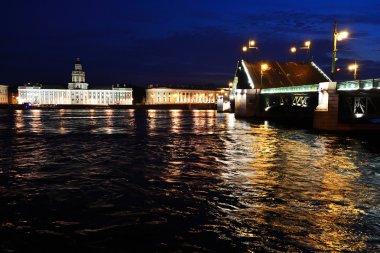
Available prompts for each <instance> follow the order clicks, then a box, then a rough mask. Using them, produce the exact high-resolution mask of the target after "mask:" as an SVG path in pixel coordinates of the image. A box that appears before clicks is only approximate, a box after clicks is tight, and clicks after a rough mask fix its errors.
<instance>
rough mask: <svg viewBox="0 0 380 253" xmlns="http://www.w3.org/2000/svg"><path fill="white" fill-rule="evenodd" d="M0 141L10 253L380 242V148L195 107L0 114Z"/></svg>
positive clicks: (374, 245) (0, 193)
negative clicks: (23, 252) (19, 252)
mask: <svg viewBox="0 0 380 253" xmlns="http://www.w3.org/2000/svg"><path fill="white" fill-rule="evenodd" d="M0 139H1V140H2V145H1V146H0V183H1V184H0V224H1V227H0V236H2V238H4V240H2V241H0V249H2V250H10V251H11V250H15V249H16V250H17V249H19V250H23V249H27V248H29V246H30V245H32V246H34V247H36V248H37V249H40V250H41V249H43V248H41V246H39V244H38V242H40V241H41V240H42V241H44V242H45V240H47V239H46V238H47V237H46V236H47V235H49V236H48V238H49V242H46V245H45V247H47V248H48V249H49V250H50V251H51V249H55V251H57V250H58V251H59V250H62V251H67V250H72V249H77V248H79V249H80V250H83V251H84V250H89V249H92V250H95V251H100V252H102V251H108V250H109V251H112V249H135V250H136V249H139V250H140V251H144V250H145V251H176V250H177V249H180V250H183V251H248V252H250V251H251V252H257V251H272V252H301V251H302V252H305V251H321V252H326V251H327V252H328V251H345V252H376V251H378V250H379V247H380V245H379V241H380V224H379V220H380V205H379V204H380V200H379V199H380V198H379V197H380V196H379V187H380V174H379V171H378V168H379V167H380V158H379V156H378V154H379V151H380V150H379V149H378V147H377V142H371V141H368V140H366V139H364V140H363V139H361V138H353V137H345V136H336V135H327V134H315V133H312V132H309V131H306V130H300V129H289V128H284V127H275V126H274V125H271V123H270V122H267V121H266V122H249V121H246V120H237V119H235V117H234V116H233V114H217V113H216V112H215V111H200V110H194V111H181V110H170V111H160V110H147V111H138V110H137V111H135V110H57V111H55V110H52V111H43V110H42V111H41V110H30V111H20V110H18V111H0ZM100 238H101V239H100ZM144 238H145V239H146V238H149V241H150V243H149V244H146V243H142V241H143V239H144ZM68 241H69V242H71V243H67V242H68ZM126 241H127V242H128V246H126V245H125V242H126ZM75 242H76V243H75ZM57 245H58V246H57ZM49 250H48V251H49ZM114 251H116V250H114Z"/></svg>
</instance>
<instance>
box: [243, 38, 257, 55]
mask: <svg viewBox="0 0 380 253" xmlns="http://www.w3.org/2000/svg"><path fill="white" fill-rule="evenodd" d="M249 49H259V48H258V47H257V46H256V41H254V40H248V46H243V47H242V51H243V53H247V52H248V50H249ZM247 58H248V57H247Z"/></svg>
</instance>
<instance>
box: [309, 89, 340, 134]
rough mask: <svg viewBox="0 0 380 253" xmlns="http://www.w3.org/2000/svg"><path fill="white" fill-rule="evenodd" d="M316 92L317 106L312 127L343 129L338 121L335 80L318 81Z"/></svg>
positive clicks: (337, 95)
mask: <svg viewBox="0 0 380 253" xmlns="http://www.w3.org/2000/svg"><path fill="white" fill-rule="evenodd" d="M318 92H319V97H318V106H317V108H316V109H315V111H314V120H313V126H314V128H315V129H319V130H328V131H338V130H343V129H341V125H340V124H339V122H338V117H339V94H338V93H337V90H336V82H326V83H320V84H319V88H318Z"/></svg>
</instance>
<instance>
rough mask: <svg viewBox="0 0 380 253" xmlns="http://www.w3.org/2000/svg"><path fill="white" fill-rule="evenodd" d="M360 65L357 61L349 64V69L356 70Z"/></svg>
mask: <svg viewBox="0 0 380 253" xmlns="http://www.w3.org/2000/svg"><path fill="white" fill-rule="evenodd" d="M358 67H359V66H358V64H356V63H355V64H351V65H349V66H348V70H349V71H354V70H356V69H358Z"/></svg>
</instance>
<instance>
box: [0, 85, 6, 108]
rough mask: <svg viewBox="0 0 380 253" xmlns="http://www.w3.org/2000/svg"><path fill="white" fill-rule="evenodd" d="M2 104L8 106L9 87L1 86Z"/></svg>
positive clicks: (0, 100)
mask: <svg viewBox="0 0 380 253" xmlns="http://www.w3.org/2000/svg"><path fill="white" fill-rule="evenodd" d="M0 104H8V86H6V85H0Z"/></svg>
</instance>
